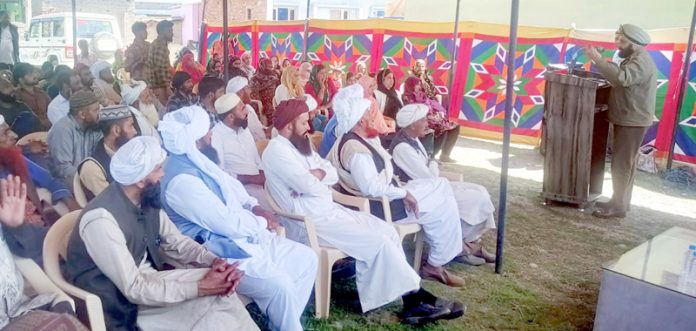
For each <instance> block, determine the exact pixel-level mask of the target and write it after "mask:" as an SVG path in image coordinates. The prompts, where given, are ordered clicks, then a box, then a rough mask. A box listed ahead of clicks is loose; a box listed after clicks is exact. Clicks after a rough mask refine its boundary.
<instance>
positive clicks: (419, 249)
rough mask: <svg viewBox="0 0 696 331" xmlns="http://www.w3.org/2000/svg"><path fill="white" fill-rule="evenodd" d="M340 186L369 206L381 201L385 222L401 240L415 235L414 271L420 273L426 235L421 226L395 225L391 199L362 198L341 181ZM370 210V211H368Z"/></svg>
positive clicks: (413, 224) (410, 224) (383, 197)
mask: <svg viewBox="0 0 696 331" xmlns="http://www.w3.org/2000/svg"><path fill="white" fill-rule="evenodd" d="M338 183H339V185H340V186H341V187H342V188H343V189H344V190H345V191H346V192H350V193H351V194H353V195H355V197H356V198H360V199H364V200H365V203H367V204H368V206H369V202H368V200H372V201H379V202H380V203H381V204H382V210H384V220H385V221H386V222H387V223H390V224H391V225H392V226H394V228H395V229H396V233H398V234H399V238H400V239H401V241H403V240H404V238H406V236H408V235H410V234H413V241H415V242H416V247H415V250H414V252H413V269H414V270H415V271H416V272H418V270H420V266H421V259H422V258H423V245H424V242H423V240H424V233H423V231H422V228H421V226H420V224H417V223H409V224H400V223H394V222H393V220H392V214H391V205H390V202H389V198H387V197H386V196H382V197H380V198H369V197H366V196H362V195H360V194H359V192H355V191H354V190H351V189H350V188H348V187H346V186H345V185H344V184H343V183H341V181H338ZM368 210H369V209H368ZM368 212H369V211H368Z"/></svg>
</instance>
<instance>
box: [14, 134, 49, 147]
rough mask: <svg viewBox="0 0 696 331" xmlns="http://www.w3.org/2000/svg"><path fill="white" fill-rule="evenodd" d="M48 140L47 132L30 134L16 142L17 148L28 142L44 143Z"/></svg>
mask: <svg viewBox="0 0 696 331" xmlns="http://www.w3.org/2000/svg"><path fill="white" fill-rule="evenodd" d="M47 140H48V132H45V131H44V132H32V133H30V134H28V135H26V136H24V137H22V138H20V139H19V140H17V146H24V145H26V144H28V143H29V142H30V141H42V142H44V143H45V142H46V141H47Z"/></svg>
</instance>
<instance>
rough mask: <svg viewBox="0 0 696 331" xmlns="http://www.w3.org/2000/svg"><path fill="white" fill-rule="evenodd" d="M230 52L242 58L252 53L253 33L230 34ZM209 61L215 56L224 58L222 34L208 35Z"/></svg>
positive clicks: (211, 33)
mask: <svg viewBox="0 0 696 331" xmlns="http://www.w3.org/2000/svg"><path fill="white" fill-rule="evenodd" d="M228 36H229V39H228V40H229V43H230V44H229V52H230V55H236V56H240V55H242V54H244V52H247V51H251V46H252V45H251V32H240V33H230V34H229V35H228ZM207 51H208V52H207V53H208V59H210V58H211V57H212V55H213V54H219V55H220V58H222V53H223V44H222V33H221V32H209V33H208V47H207Z"/></svg>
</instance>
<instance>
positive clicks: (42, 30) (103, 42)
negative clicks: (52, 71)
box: [19, 12, 123, 66]
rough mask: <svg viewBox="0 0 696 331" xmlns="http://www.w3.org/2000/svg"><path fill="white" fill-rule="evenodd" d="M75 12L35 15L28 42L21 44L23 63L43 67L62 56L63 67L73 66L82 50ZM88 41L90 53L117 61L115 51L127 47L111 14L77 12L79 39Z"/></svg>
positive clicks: (25, 39) (25, 35)
mask: <svg viewBox="0 0 696 331" xmlns="http://www.w3.org/2000/svg"><path fill="white" fill-rule="evenodd" d="M72 25H73V24H72V13H71V12H65V13H52V14H45V15H39V16H35V17H34V18H32V19H31V24H30V25H29V29H28V30H27V31H26V32H25V33H24V40H23V41H20V42H19V45H20V47H19V58H20V60H21V61H22V62H28V63H31V64H35V65H41V64H42V63H43V62H45V61H47V60H48V57H49V55H55V56H57V57H58V61H59V62H60V63H61V64H67V65H69V66H72V65H73V63H74V56H75V54H76V53H77V54H79V52H80V50H79V49H77V47H75V45H73V26H72ZM81 39H86V40H87V41H88V42H89V44H90V52H93V53H94V54H95V55H97V57H98V58H100V59H103V60H106V61H109V62H111V61H113V58H114V52H115V51H116V50H117V49H120V48H121V47H122V45H123V42H122V39H121V29H120V27H119V25H118V22H117V21H116V18H115V17H113V16H111V15H102V14H91V13H79V12H78V13H77V40H78V41H79V40H81Z"/></svg>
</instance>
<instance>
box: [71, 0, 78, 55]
mask: <svg viewBox="0 0 696 331" xmlns="http://www.w3.org/2000/svg"><path fill="white" fill-rule="evenodd" d="M72 42H73V59H74V61H73V68H77V60H78V58H77V57H78V56H79V55H78V54H77V49H78V47H77V0H72Z"/></svg>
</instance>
